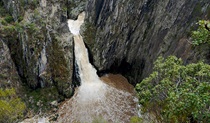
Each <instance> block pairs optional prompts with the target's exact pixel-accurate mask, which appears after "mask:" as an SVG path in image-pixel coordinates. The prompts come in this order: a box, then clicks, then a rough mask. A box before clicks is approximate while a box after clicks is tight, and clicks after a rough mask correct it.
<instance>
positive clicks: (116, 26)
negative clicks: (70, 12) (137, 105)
mask: <svg viewBox="0 0 210 123" xmlns="http://www.w3.org/2000/svg"><path fill="white" fill-rule="evenodd" d="M209 13H210V2H209V0H199V1H198V0H191V1H188V0H179V1H174V0H165V1H159V0H106V1H103V0H91V1H90V0H89V1H88V4H87V16H86V22H87V23H86V28H89V30H91V32H90V31H89V32H86V31H84V32H83V34H84V37H85V36H86V38H84V41H85V42H86V44H87V46H88V47H89V49H90V52H92V55H93V63H94V65H95V66H96V67H97V68H98V69H99V70H101V71H109V72H117V73H122V74H123V75H125V76H126V77H127V78H128V79H129V80H130V82H131V83H133V84H135V83H137V82H139V81H140V80H141V79H143V78H144V77H146V76H147V75H148V74H149V73H150V72H151V70H152V67H153V62H154V61H155V60H156V58H157V57H158V56H159V55H163V56H165V57H166V56H168V55H176V56H178V57H181V58H182V59H183V60H184V62H185V63H188V62H195V61H197V60H199V59H209V58H207V55H208V54H209V49H208V48H207V49H205V46H204V47H202V48H203V49H201V48H194V47H193V46H192V45H191V43H190V42H191V38H190V33H191V31H192V30H193V29H196V22H197V21H198V20H199V19H210V14H209ZM91 33H93V34H91ZM92 39H94V40H92ZM203 51H204V52H203ZM207 62H209V61H208V60H207Z"/></svg>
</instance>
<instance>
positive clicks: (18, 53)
mask: <svg viewBox="0 0 210 123" xmlns="http://www.w3.org/2000/svg"><path fill="white" fill-rule="evenodd" d="M3 3H4V7H5V9H6V10H7V12H8V13H9V14H10V15H11V16H12V17H13V19H14V21H15V22H16V23H18V24H16V25H15V26H14V28H15V29H14V33H12V34H13V35H11V33H8V34H4V35H3V36H2V35H1V34H0V38H1V39H2V40H4V41H5V42H7V43H6V44H7V46H8V47H9V49H10V51H11V56H12V59H13V61H14V63H15V65H16V67H17V71H18V73H19V76H20V78H21V80H22V82H23V83H26V85H27V86H29V87H30V88H31V89H34V90H35V89H37V88H42V89H45V88H48V89H49V88H51V87H52V88H53V89H54V88H56V90H57V92H55V93H56V94H59V95H62V96H65V97H70V96H71V95H72V91H73V90H72V88H73V87H72V76H73V42H72V35H71V33H70V32H69V29H68V26H67V18H68V17H74V16H77V14H79V12H80V11H83V10H84V6H85V2H83V3H82V4H81V5H80V4H79V3H78V2H76V3H74V2H73V1H72V0H68V1H67V0H66V1H57V0H49V1H48V0H39V1H28V0H20V1H14V0H3ZM74 4H75V5H78V6H79V8H76V6H74V9H75V10H74V11H73V8H72V10H70V9H67V8H68V7H69V6H73V5H74ZM70 11H71V12H70ZM11 25H12V24H11ZM17 25H18V26H17ZM1 26H3V25H1V24H0V28H1ZM0 32H2V31H1V30H0Z"/></svg>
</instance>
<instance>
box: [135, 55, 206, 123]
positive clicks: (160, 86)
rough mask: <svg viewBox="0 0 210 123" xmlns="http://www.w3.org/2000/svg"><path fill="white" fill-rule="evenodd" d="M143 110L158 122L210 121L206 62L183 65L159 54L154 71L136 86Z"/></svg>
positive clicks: (173, 57)
mask: <svg viewBox="0 0 210 123" xmlns="http://www.w3.org/2000/svg"><path fill="white" fill-rule="evenodd" d="M136 90H137V92H138V97H139V100H140V104H141V105H142V106H143V109H142V111H143V112H147V113H148V112H149V113H152V114H154V115H155V116H156V119H157V120H159V121H161V122H167V123H168V122H173V123H181V122H203V123H207V122H208V123H209V122H210V65H208V64H205V63H203V62H198V63H192V64H188V65H186V66H185V65H183V62H182V60H181V59H179V58H177V57H175V56H170V57H168V58H167V59H164V58H163V57H159V58H158V59H157V61H156V62H155V65H154V71H153V72H152V74H150V75H149V77H147V78H145V79H144V80H143V81H142V82H140V83H139V84H137V85H136Z"/></svg>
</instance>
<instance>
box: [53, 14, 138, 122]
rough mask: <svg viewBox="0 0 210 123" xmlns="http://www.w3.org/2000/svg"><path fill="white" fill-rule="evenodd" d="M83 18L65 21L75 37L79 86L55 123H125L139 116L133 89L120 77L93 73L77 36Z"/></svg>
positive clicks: (60, 110) (93, 69)
mask: <svg viewBox="0 0 210 123" xmlns="http://www.w3.org/2000/svg"><path fill="white" fill-rule="evenodd" d="M84 17H85V13H84V12H83V13H81V14H80V15H79V16H78V19H77V20H68V26H69V30H70V31H71V33H72V34H73V35H74V47H75V48H74V49H75V58H76V62H77V64H78V68H79V75H80V79H81V86H80V87H78V89H77V90H76V91H75V94H74V96H73V97H72V98H71V99H69V100H68V101H66V102H65V103H64V104H63V105H62V106H61V107H60V109H59V111H58V112H59V117H58V120H57V122H59V123H74V122H80V123H92V122H93V121H94V120H95V119H98V118H99V119H100V121H101V120H102V119H104V120H105V121H107V122H109V123H115V122H120V123H127V122H129V121H130V118H131V117H132V116H136V115H137V114H138V111H137V108H136V106H137V98H136V97H135V93H134V89H133V87H132V86H131V85H130V84H128V83H127V82H125V81H126V79H124V78H123V77H121V76H120V75H112V74H109V75H106V76H104V77H102V78H99V77H98V75H97V74H96V69H95V68H94V67H93V66H92V65H91V64H90V62H89V58H88V52H87V49H86V47H85V44H84V42H83V38H82V36H81V35H80V33H79V30H80V26H81V25H82V23H83V22H84ZM119 78H120V79H119ZM122 78H123V79H122ZM117 80H119V82H117ZM128 88H129V89H128ZM101 122H102V121H101Z"/></svg>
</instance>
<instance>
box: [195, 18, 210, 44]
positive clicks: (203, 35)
mask: <svg viewBox="0 0 210 123" xmlns="http://www.w3.org/2000/svg"><path fill="white" fill-rule="evenodd" d="M198 24H199V27H198V29H197V30H196V31H193V32H192V38H193V41H192V43H193V45H195V46H196V45H200V44H204V43H208V44H210V21H206V20H200V21H199V22H198Z"/></svg>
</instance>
